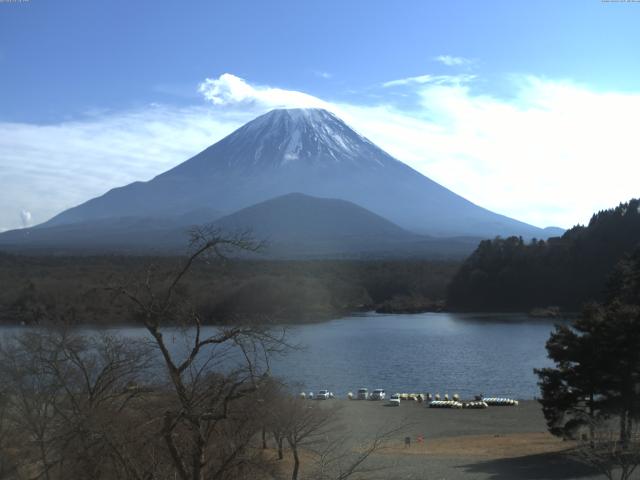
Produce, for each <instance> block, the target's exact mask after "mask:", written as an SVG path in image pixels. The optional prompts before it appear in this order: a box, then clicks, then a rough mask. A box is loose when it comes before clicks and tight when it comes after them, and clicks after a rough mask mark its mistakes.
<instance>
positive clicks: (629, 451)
mask: <svg viewBox="0 0 640 480" xmlns="http://www.w3.org/2000/svg"><path fill="white" fill-rule="evenodd" d="M588 427H589V428H588V430H589V435H585V437H584V438H583V439H582V440H581V441H580V443H579V445H578V446H577V448H576V449H575V454H576V456H577V458H578V459H579V460H580V461H582V462H583V463H585V464H587V465H589V466H591V467H593V468H595V469H597V470H598V471H600V472H601V473H602V474H603V475H605V476H606V477H607V478H608V479H609V480H617V479H619V480H628V479H630V478H631V476H632V475H633V472H634V471H635V470H636V468H637V467H638V465H639V464H640V425H639V424H638V423H637V422H633V423H631V424H630V425H629V426H628V428H629V430H628V431H627V432H626V436H625V440H621V439H620V430H619V428H617V427H616V426H615V425H614V423H613V419H611V418H596V419H593V420H592V421H591V422H590V423H589V425H588Z"/></svg>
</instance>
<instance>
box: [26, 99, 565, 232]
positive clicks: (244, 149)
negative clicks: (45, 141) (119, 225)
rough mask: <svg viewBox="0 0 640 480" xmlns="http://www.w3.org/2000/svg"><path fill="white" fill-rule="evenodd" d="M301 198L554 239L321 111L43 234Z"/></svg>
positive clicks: (271, 115) (423, 223)
mask: <svg viewBox="0 0 640 480" xmlns="http://www.w3.org/2000/svg"><path fill="white" fill-rule="evenodd" d="M292 192H300V193H303V194H305V195H309V196H313V197H319V198H333V199H340V200H345V201H348V202H352V203H354V204H356V205H358V206H360V207H362V208H364V209H366V210H369V211H371V212H373V213H374V214H376V215H379V216H381V217H383V218H385V219H386V220H389V221H390V222H392V223H394V224H396V225H398V226H399V227H401V228H403V229H405V230H408V231H410V232H413V233H418V234H421V235H429V236H433V237H447V238H448V237H461V236H465V237H485V238H493V237H495V236H509V235H521V236H523V237H525V238H531V237H537V238H546V237H548V236H550V234H552V233H551V232H550V231H547V230H544V229H541V228H538V227H534V226H532V225H528V224H526V223H523V222H520V221H518V220H514V219H511V218H508V217H506V216H504V215H500V214H497V213H494V212H491V211H489V210H486V209H484V208H482V207H479V206H477V205H475V204H473V203H472V202H470V201H469V200H467V199H465V198H463V197H461V196H459V195H457V194H455V193H453V192H452V191H450V190H449V189H447V188H446V187H443V186H441V185H439V184H437V183H436V182H434V181H433V180H431V179H429V178H428V177H426V176H424V175H422V174H421V173H419V172H417V171H416V170H414V169H412V168H411V167H409V166H408V165H406V164H404V163H402V162H401V161H399V160H397V159H395V158H394V157H392V156H391V155H389V154H388V153H386V152H385V151H383V150H382V149H380V148H379V147H377V146H376V145H375V144H374V143H373V142H371V141H370V140H368V139H366V138H365V137H363V136H362V135H360V134H358V133H357V132H355V131H354V130H353V129H352V128H351V127H349V126H348V125H347V124H346V123H344V122H343V121H342V120H340V119H339V118H338V117H337V116H335V115H334V114H332V113H329V112H327V111H326V110H322V109H280V110H273V111H271V112H268V113H266V114H264V115H261V116H259V117H257V118H256V119H254V120H252V121H250V122H248V123H247V124H245V125H244V126H242V127H240V128H238V129H237V130H235V131H234V132H233V133H231V134H230V135H228V136H227V137H225V138H223V139H222V140H220V141H219V142H217V143H215V144H213V145H212V146H210V147H208V148H206V149H205V150H203V151H202V152H200V153H198V154H197V155H195V156H193V157H192V158H190V159H189V160H187V161H185V162H183V163H181V164H180V165H177V166H176V167H174V168H172V169H170V170H168V171H166V172H164V173H161V174H159V175H157V176H156V177H154V178H153V179H151V180H149V181H147V182H134V183H131V184H129V185H126V186H123V187H118V188H115V189H112V190H110V191H109V192H107V193H105V194H104V195H102V196H99V197H96V198H94V199H91V200H89V201H87V202H85V203H83V204H81V205H78V206H76V207H73V208H71V209H68V210H66V211H64V212H61V213H60V214H58V215H56V216H55V217H54V218H52V219H51V220H49V221H48V222H45V223H44V224H40V225H39V226H37V227H35V228H36V229H41V228H50V227H53V226H61V225H64V224H73V223H82V222H93V221H96V220H100V219H103V220H105V219H115V218H121V217H139V218H173V217H180V216H184V215H187V214H188V212H192V211H195V210H197V209H204V210H205V211H207V210H209V211H216V212H219V216H226V215H229V214H232V213H234V212H236V211H238V210H241V209H243V208H246V207H249V206H251V205H255V204H258V203H261V202H264V201H266V200H269V199H271V198H275V197H279V196H282V195H286V194H289V193H292ZM555 233H556V232H555V231H554V232H553V234H555Z"/></svg>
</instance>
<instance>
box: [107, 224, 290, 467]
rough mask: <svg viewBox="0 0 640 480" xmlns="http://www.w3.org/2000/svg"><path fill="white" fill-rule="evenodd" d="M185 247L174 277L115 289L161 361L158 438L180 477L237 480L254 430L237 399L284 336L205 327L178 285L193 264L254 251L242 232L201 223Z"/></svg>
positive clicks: (255, 387) (259, 378)
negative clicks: (174, 344)
mask: <svg viewBox="0 0 640 480" xmlns="http://www.w3.org/2000/svg"><path fill="white" fill-rule="evenodd" d="M191 248H192V253H191V254H190V255H189V256H188V257H187V259H186V261H185V262H184V264H183V265H182V266H181V267H180V268H179V269H178V270H177V271H176V272H174V273H173V274H171V275H168V276H167V275H162V274H160V275H158V274H157V272H154V270H153V268H150V269H149V270H148V272H147V274H146V278H145V279H144V280H142V281H140V282H134V283H132V284H130V285H121V286H118V287H116V288H114V291H116V292H117V293H119V294H120V295H123V296H125V297H126V298H127V299H129V300H130V302H131V304H132V305H133V308H134V310H135V318H136V319H137V320H138V321H139V322H140V323H141V324H142V325H143V326H144V327H145V328H146V329H147V331H148V332H149V333H150V335H151V337H152V338H153V340H154V343H155V346H156V347H157V349H158V350H159V352H160V355H161V357H162V359H163V363H164V367H165V370H166V373H167V376H168V379H169V384H170V385H171V397H172V402H171V405H170V406H169V408H167V409H166V411H165V412H164V415H163V422H162V428H161V430H160V435H161V437H162V438H163V439H164V442H165V445H166V448H167V450H168V452H169V456H170V458H171V460H172V463H173V467H174V469H175V472H176V475H177V476H178V477H179V478H181V479H182V480H203V479H204V478H205V477H206V478H210V479H222V478H229V477H230V476H232V475H235V477H234V478H237V475H238V474H239V473H240V471H241V470H243V469H244V468H246V467H247V466H248V465H250V464H251V463H252V461H251V460H250V459H249V458H248V452H249V449H248V446H249V443H250V441H251V439H252V438H253V434H254V433H255V432H256V430H254V429H255V428H256V425H254V423H255V422H253V421H252V419H251V416H250V415H247V410H246V409H243V408H242V404H243V401H244V400H245V399H247V398H250V397H252V396H253V394H254V393H256V392H258V391H259V390H260V388H261V386H262V384H263V383H264V382H263V379H264V375H263V374H264V373H265V372H268V359H269V355H270V354H272V353H274V352H276V351H280V350H281V349H282V348H283V345H284V337H283V334H279V335H274V334H273V333H272V331H270V330H267V329H265V328H262V327H258V326H256V325H248V326H241V325H238V324H236V325H235V326H231V327H216V328H207V327H205V326H204V325H203V324H204V320H203V319H202V318H201V315H200V313H199V312H198V311H197V309H196V308H194V307H193V306H192V305H191V304H190V302H189V300H188V295H185V293H184V291H183V290H181V289H182V281H183V280H184V278H185V277H186V276H187V275H188V274H189V272H190V271H191V270H192V268H193V267H194V265H196V263H197V262H199V261H202V260H207V259H211V258H213V259H214V260H219V259H222V258H224V257H225V255H226V254H227V253H228V252H229V251H233V250H241V251H251V252H253V251H256V250H257V249H259V248H260V245H259V244H257V243H255V242H254V241H253V240H252V239H251V237H250V236H249V235H248V234H247V233H240V234H237V235H234V236H226V235H224V234H222V233H221V232H220V231H218V230H215V229H211V228H200V229H196V230H194V231H193V232H192V243H191ZM236 320H237V319H236ZM168 332H170V334H171V337H169V335H168V334H167V333H168ZM175 335H178V336H179V337H180V340H179V341H180V342H182V344H181V345H182V351H177V350H176V349H173V350H172V348H171V343H170V342H169V341H168V338H175ZM167 393H168V392H167ZM240 427H242V428H240ZM260 427H261V425H260V426H258V427H257V428H258V430H259V429H260ZM232 430H233V432H235V437H234V440H235V441H233V442H231V441H229V439H230V438H231V437H229V436H228V434H229V432H230V431H232Z"/></svg>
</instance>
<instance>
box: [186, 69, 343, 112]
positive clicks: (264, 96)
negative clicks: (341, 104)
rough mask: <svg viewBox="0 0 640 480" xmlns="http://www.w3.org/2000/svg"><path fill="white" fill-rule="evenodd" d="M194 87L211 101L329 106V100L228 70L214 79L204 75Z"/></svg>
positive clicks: (220, 102) (289, 105)
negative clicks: (264, 83) (254, 81)
mask: <svg viewBox="0 0 640 480" xmlns="http://www.w3.org/2000/svg"><path fill="white" fill-rule="evenodd" d="M198 90H199V91H200V93H202V95H204V97H205V98H206V99H207V100H209V101H210V102H211V103H213V104H214V105H236V106H238V105H243V106H245V107H247V106H249V107H259V108H260V107H267V108H282V107H299V108H331V106H330V104H329V103H327V102H325V101H323V100H320V99H319V98H317V97H314V96H312V95H309V94H307V93H303V92H298V91H295V90H283V89H281V88H273V87H263V86H253V85H249V84H248V83H247V82H246V81H245V80H244V79H242V78H240V77H236V76H235V75H231V74H230V73H224V74H222V75H220V77H218V78H215V79H212V78H207V79H206V80H205V81H204V82H202V83H201V84H200V86H199V87H198Z"/></svg>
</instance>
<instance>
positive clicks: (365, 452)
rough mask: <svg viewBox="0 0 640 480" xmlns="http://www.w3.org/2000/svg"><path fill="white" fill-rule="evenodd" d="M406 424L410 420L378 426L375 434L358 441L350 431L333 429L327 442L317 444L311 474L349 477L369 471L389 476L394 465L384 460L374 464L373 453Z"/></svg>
mask: <svg viewBox="0 0 640 480" xmlns="http://www.w3.org/2000/svg"><path fill="white" fill-rule="evenodd" d="M405 428H406V424H403V425H399V426H394V427H388V428H383V429H381V430H378V431H377V432H376V433H375V435H374V436H373V438H371V439H368V440H365V441H363V442H361V443H357V442H354V441H353V439H352V438H351V436H350V435H349V434H348V433H345V432H342V431H339V430H338V431H333V432H330V433H329V434H328V435H327V437H326V439H325V441H324V442H319V443H318V444H316V445H315V446H314V448H313V453H314V455H313V463H314V465H313V470H312V473H311V475H310V476H309V478H311V479H313V480H347V479H349V478H352V477H355V476H360V475H365V477H364V478H367V479H368V480H371V479H373V478H376V477H378V476H379V478H387V475H386V473H384V472H386V471H387V470H388V469H389V468H392V465H391V464H389V463H388V462H386V461H384V462H381V463H377V464H372V462H371V460H372V456H373V455H374V454H376V453H379V452H381V451H382V450H384V449H385V448H387V445H388V444H389V442H390V441H392V440H393V439H394V438H396V437H397V436H398V434H399V433H400V432H402V431H404V429H405Z"/></svg>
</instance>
